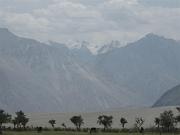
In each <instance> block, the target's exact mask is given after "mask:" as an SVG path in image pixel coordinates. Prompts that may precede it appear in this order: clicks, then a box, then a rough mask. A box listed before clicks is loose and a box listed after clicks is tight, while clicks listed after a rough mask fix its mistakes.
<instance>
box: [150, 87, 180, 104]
mask: <svg viewBox="0 0 180 135" xmlns="http://www.w3.org/2000/svg"><path fill="white" fill-rule="evenodd" d="M178 105H180V85H178V86H176V87H174V88H172V89H170V90H168V91H167V92H165V93H164V94H163V95H162V96H161V97H160V98H159V99H158V100H157V102H156V103H155V104H154V105H153V106H154V107H158V106H178Z"/></svg>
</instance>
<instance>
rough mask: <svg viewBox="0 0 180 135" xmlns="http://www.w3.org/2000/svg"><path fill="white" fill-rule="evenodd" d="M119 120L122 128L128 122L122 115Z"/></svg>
mask: <svg viewBox="0 0 180 135" xmlns="http://www.w3.org/2000/svg"><path fill="white" fill-rule="evenodd" d="M120 122H121V125H122V128H124V126H125V124H126V123H128V122H127V120H126V119H125V118H123V117H122V118H121V119H120Z"/></svg>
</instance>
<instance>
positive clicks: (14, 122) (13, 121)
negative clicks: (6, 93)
mask: <svg viewBox="0 0 180 135" xmlns="http://www.w3.org/2000/svg"><path fill="white" fill-rule="evenodd" d="M11 123H12V124H13V125H14V129H15V128H16V125H17V124H18V122H17V119H16V118H14V119H12V120H11Z"/></svg>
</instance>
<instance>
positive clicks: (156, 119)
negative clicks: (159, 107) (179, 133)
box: [154, 117, 161, 135]
mask: <svg viewBox="0 0 180 135" xmlns="http://www.w3.org/2000/svg"><path fill="white" fill-rule="evenodd" d="M154 123H155V125H156V126H157V128H158V131H159V133H160V135H161V130H160V124H161V120H160V118H158V117H156V118H155V119H154Z"/></svg>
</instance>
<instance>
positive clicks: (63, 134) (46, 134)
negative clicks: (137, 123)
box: [3, 131, 180, 135]
mask: <svg viewBox="0 0 180 135" xmlns="http://www.w3.org/2000/svg"><path fill="white" fill-rule="evenodd" d="M3 135H90V134H89V133H83V132H81V133H80V132H62V131H61V132H60V131H44V132H42V133H37V132H4V134H3ZM92 135H141V134H140V133H92ZM144 135H159V134H158V133H145V134H144ZM162 135H173V134H168V133H165V134H164V133H163V134H162ZM176 135H180V134H176Z"/></svg>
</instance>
